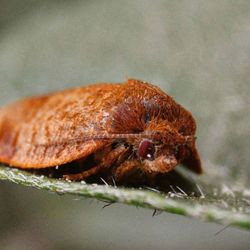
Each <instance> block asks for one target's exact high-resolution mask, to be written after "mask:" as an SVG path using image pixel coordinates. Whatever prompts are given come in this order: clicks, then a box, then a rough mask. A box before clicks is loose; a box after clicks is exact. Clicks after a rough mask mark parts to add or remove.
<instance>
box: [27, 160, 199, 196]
mask: <svg viewBox="0 0 250 250" xmlns="http://www.w3.org/2000/svg"><path fill="white" fill-rule="evenodd" d="M78 168H79V165H77V164H75V163H74V162H72V163H69V164H66V165H63V166H59V167H58V168H48V169H40V170H35V171H32V172H33V173H34V174H38V175H41V174H42V175H45V176H48V177H50V178H56V179H62V178H63V175H64V174H65V173H69V172H71V173H72V172H73V173H74V172H78V171H79V169H78ZM85 181H86V183H89V184H92V183H96V184H100V185H108V186H113V187H117V186H118V187H123V186H124V187H132V188H143V189H147V190H151V191H153V192H163V193H169V192H171V193H172V194H173V195H176V196H182V197H187V196H194V197H200V196H201V195H202V194H201V192H200V190H199V189H198V188H197V185H196V182H195V180H193V178H191V177H190V175H186V174H183V173H181V172H180V171H179V170H178V169H177V170H172V171H171V172H168V173H166V174H158V175H156V176H154V177H152V176H151V177H150V179H148V178H145V176H144V175H143V173H135V175H134V176H131V178H129V179H127V180H126V182H125V183H124V182H122V183H119V182H116V180H115V178H114V177H113V176H110V175H109V174H107V175H105V173H103V174H102V175H95V176H92V177H90V178H88V179H86V180H85Z"/></svg>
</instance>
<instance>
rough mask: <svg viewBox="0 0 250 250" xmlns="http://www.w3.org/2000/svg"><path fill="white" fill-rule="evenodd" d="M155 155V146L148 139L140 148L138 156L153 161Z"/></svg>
mask: <svg viewBox="0 0 250 250" xmlns="http://www.w3.org/2000/svg"><path fill="white" fill-rule="evenodd" d="M154 153H155V146H154V144H153V143H152V142H151V141H149V140H147V139H145V140H143V141H141V143H140V145H139V148H138V154H139V156H140V157H142V158H144V159H148V160H153V159H154Z"/></svg>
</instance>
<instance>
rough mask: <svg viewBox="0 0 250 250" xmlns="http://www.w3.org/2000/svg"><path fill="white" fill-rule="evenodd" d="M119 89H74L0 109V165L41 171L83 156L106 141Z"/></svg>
mask: <svg viewBox="0 0 250 250" xmlns="http://www.w3.org/2000/svg"><path fill="white" fill-rule="evenodd" d="M119 86H120V85H117V84H113V85H111V84H105V85H101V84H100V85H93V86H89V87H82V88H75V89H70V90H66V91H62V92H58V93H54V94H51V95H47V96H41V97H34V98H27V99H24V100H21V101H18V102H16V103H14V104H12V105H9V106H7V107H4V108H2V109H0V162H3V163H6V164H9V165H12V166H16V167H21V168H45V167H51V166H56V165H61V164H65V163H67V162H70V161H73V160H76V159H79V158H83V157H86V156H88V155H90V154H91V153H93V152H94V151H96V150H98V149H100V148H101V147H103V146H104V145H105V144H107V143H108V142H107V141H105V140H93V139H91V135H92V134H93V133H94V134H98V133H99V132H103V130H104V124H105V117H106V116H107V114H106V112H104V111H103V107H104V106H105V105H106V106H107V105H109V102H110V101H109V100H111V99H112V98H110V97H111V96H114V94H113V92H114V91H116V89H117V88H119Z"/></svg>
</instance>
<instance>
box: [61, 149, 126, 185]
mask: <svg viewBox="0 0 250 250" xmlns="http://www.w3.org/2000/svg"><path fill="white" fill-rule="evenodd" d="M127 152H128V148H126V147H125V146H124V145H119V146H118V147H116V148H115V149H111V150H110V151H109V152H107V155H106V156H103V158H102V159H101V160H100V163H99V164H98V165H97V166H95V167H92V168H90V169H88V170H85V171H83V172H80V173H78V174H68V175H64V176H63V177H64V178H65V179H67V180H72V181H80V180H84V179H86V178H88V177H90V176H92V175H96V174H98V173H100V172H102V171H104V170H107V169H108V168H110V167H112V165H113V164H114V163H115V162H118V163H119V162H121V161H122V159H123V158H124V155H126V153H127Z"/></svg>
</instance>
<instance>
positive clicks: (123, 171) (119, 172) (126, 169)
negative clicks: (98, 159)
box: [114, 160, 140, 183]
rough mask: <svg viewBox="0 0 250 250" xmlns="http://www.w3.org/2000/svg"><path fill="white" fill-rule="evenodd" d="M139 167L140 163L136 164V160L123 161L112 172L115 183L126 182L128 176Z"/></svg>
mask: <svg viewBox="0 0 250 250" xmlns="http://www.w3.org/2000/svg"><path fill="white" fill-rule="evenodd" d="M139 165H140V162H138V160H129V161H124V162H123V163H122V164H121V165H120V166H118V168H116V169H115V170H114V176H115V181H116V182H118V183H121V182H124V181H126V179H127V178H129V176H131V175H132V174H133V173H135V172H136V171H137V170H138V169H139V167H138V166H139Z"/></svg>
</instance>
